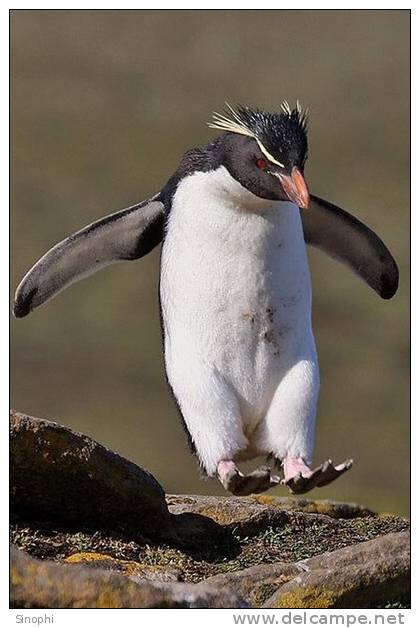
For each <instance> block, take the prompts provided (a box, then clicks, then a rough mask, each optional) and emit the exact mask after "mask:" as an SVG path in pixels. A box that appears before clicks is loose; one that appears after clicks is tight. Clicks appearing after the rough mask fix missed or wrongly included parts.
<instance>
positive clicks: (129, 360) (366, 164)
mask: <svg viewBox="0 0 420 628" xmlns="http://www.w3.org/2000/svg"><path fill="white" fill-rule="evenodd" d="M11 29H12V289H14V288H15V286H16V284H17V282H18V280H19V279H20V278H21V277H22V275H23V273H24V272H25V271H26V270H27V269H28V267H29V266H30V265H31V264H32V263H33V262H34V261H35V260H36V259H37V258H38V257H39V256H40V255H41V254H43V253H44V252H45V251H46V249H48V248H49V247H50V246H51V245H52V244H54V243H55V242H57V241H58V240H60V239H62V238H63V237H64V236H66V235H68V234H69V233H71V232H73V231H75V230H76V229H78V228H80V227H82V226H83V225H85V224H87V223H89V222H91V221H92V220H94V219H96V218H99V217H101V216H103V215H104V214H106V213H109V212H111V211H113V210H117V209H120V208H123V207H125V206H127V205H130V204H133V203H134V202H136V201H138V200H140V199H142V198H145V197H147V196H149V195H151V194H153V193H154V192H156V191H158V190H159V189H160V187H161V186H162V185H163V183H164V182H165V181H166V180H167V178H168V177H169V175H170V174H171V172H172V171H173V170H174V169H175V168H176V165H177V162H178V160H179V158H180V156H181V154H182V153H183V152H184V151H185V150H186V149H188V148H190V147H191V146H194V145H197V144H203V143H206V142H207V141H208V140H209V139H210V138H211V137H212V136H213V131H211V130H210V129H208V128H206V126H205V124H204V123H205V121H207V120H209V118H210V115H211V112H212V111H213V110H215V109H216V110H220V109H221V108H222V107H223V103H224V101H225V100H227V101H229V102H231V103H244V104H250V105H258V106H260V107H262V108H266V109H268V110H276V109H278V107H279V103H280V102H281V101H282V100H283V98H288V99H290V101H294V100H296V98H299V99H300V101H301V102H302V103H303V104H304V105H305V106H308V107H309V108H310V113H311V122H310V158H309V162H308V166H307V171H306V172H307V179H308V181H309V184H310V187H311V189H312V191H313V192H315V193H316V194H319V195H321V196H325V197H326V198H328V199H330V200H331V201H333V202H336V203H338V204H340V205H341V206H343V207H345V208H348V209H351V210H352V211H353V212H354V213H355V214H356V215H357V216H359V217H360V218H361V219H363V220H364V221H366V222H367V223H368V224H369V225H370V226H371V227H373V228H374V229H375V230H376V231H377V232H378V233H379V234H381V236H382V237H383V238H384V240H385V241H386V242H387V243H388V245H389V246H390V248H391V250H392V251H393V253H394V254H395V256H396V258H397V260H398V262H399V265H400V271H401V288H400V291H399V293H398V294H397V296H396V297H395V298H394V299H393V300H392V301H390V302H385V301H382V300H381V299H379V297H377V296H376V294H374V293H373V292H372V291H370V290H369V289H368V288H367V287H366V286H365V285H364V284H362V283H361V282H360V281H359V280H358V279H357V278H355V277H354V276H353V275H351V274H350V273H349V272H348V271H347V270H346V269H344V268H343V267H340V266H338V265H337V264H336V263H334V262H332V261H331V260H329V259H327V258H326V257H325V256H323V255H322V254H321V253H319V252H316V251H315V252H311V253H310V257H311V265H312V274H313V288H314V330H315V334H316V338H317V343H318V348H319V355H320V364H321V377H322V392H321V400H320V406H319V419H318V441H317V449H316V461H317V462H318V461H321V460H322V459H323V458H324V457H331V456H333V457H334V459H336V460H340V459H343V458H346V457H348V456H353V457H354V458H355V460H356V462H355V466H354V469H353V470H352V471H351V472H350V473H349V474H348V475H347V476H346V477H345V478H342V479H341V480H340V481H338V482H337V483H336V484H334V485H333V486H331V487H328V488H324V489H321V490H319V491H317V492H316V493H314V495H316V494H317V495H318V496H319V497H331V498H335V499H343V500H354V501H360V502H365V503H366V504H367V505H369V506H371V507H374V508H378V509H381V510H385V511H396V512H401V513H407V511H408V506H409V492H408V479H409V475H408V473H409V461H408V455H409V414H408V377H409V371H408V369H409V366H408V351H409V337H408V296H409V276H408V273H409V250H408V246H409V12H408V11H321V10H319V11H306V10H305V11H274V12H273V11H234V10H229V11H210V10H202V11H163V10H162V11H90V10H89V11H25V10H23V11H13V12H12V18H11ZM158 264H159V251H155V252H154V253H153V254H152V255H150V256H149V257H147V258H145V259H144V260H141V261H139V262H133V263H126V264H121V265H116V266H113V267H111V268H108V269H106V270H104V271H102V272H101V273H99V274H98V275H96V276H95V277H93V278H90V279H88V280H86V281H83V282H81V283H80V284H77V285H76V286H74V287H72V288H71V289H70V290H68V291H67V292H65V293H64V294H62V295H60V296H59V297H58V298H57V299H56V300H55V301H53V302H51V303H49V304H47V305H46V306H45V307H44V308H42V309H40V310H38V311H36V312H35V313H33V314H32V316H30V317H29V318H27V319H24V320H19V321H13V323H12V402H13V405H14V406H15V407H16V408H17V409H19V410H22V411H25V412H28V413H31V414H34V415H38V416H44V417H50V418H56V419H57V420H58V421H59V422H62V423H64V424H67V425H70V426H71V427H73V428H75V429H78V430H82V431H84V432H86V433H88V434H90V435H92V436H94V437H95V438H96V439H98V440H99V441H101V442H103V443H105V444H107V445H109V446H110V447H112V448H114V449H116V450H118V451H119V452H120V453H122V454H124V455H126V456H128V457H129V458H131V459H132V460H134V461H136V462H138V463H140V464H142V465H144V466H145V467H146V468H148V469H149V470H150V471H151V472H152V473H154V474H155V475H156V477H157V478H158V479H159V480H160V481H161V482H162V483H163V485H164V487H165V488H166V490H168V491H174V492H188V491H194V492H201V493H203V492H206V493H219V492H222V491H221V490H220V488H219V485H218V484H217V483H216V482H215V481H210V482H207V483H205V482H203V481H201V480H200V479H199V477H198V474H197V470H196V464H195V462H194V459H193V458H192V457H190V456H189V454H188V453H187V448H186V446H185V439H184V434H183V431H182V427H181V424H180V421H179V418H178V416H177V412H176V410H175V407H174V404H173V402H172V400H171V397H170V395H169V393H168V390H167V387H166V384H165V378H164V371H163V365H162V355H161V343H160V331H159V316H158V305H157V284H158ZM274 492H275V493H279V494H282V493H283V494H284V491H283V490H282V489H277V490H276V491H274Z"/></svg>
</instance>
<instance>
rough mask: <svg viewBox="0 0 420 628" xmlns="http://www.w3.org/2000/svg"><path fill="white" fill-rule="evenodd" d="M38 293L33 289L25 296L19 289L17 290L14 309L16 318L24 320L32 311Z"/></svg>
mask: <svg viewBox="0 0 420 628" xmlns="http://www.w3.org/2000/svg"><path fill="white" fill-rule="evenodd" d="M36 291H37V290H36V288H33V290H31V291H30V292H28V293H27V294H24V292H23V291H21V290H20V289H19V288H18V289H17V291H16V295H15V300H14V302H13V307H12V311H13V316H14V317H15V318H24V317H25V316H27V315H28V314H29V313H30V312H31V311H32V309H33V308H32V303H33V298H34V296H35V293H36Z"/></svg>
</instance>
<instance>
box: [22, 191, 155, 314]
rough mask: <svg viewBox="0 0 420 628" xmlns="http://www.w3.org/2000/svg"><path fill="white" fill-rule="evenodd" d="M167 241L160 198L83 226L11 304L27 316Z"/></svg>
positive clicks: (29, 275)
mask: <svg viewBox="0 0 420 628" xmlns="http://www.w3.org/2000/svg"><path fill="white" fill-rule="evenodd" d="M162 237H163V204H162V202H161V201H160V200H159V195H156V196H154V197H152V198H151V199H149V200H147V201H143V202H141V203H138V204H137V205H133V206H132V207H128V208H127V209H123V210H121V211H119V212H116V213H115V214H111V215H109V216H106V217H105V218H101V219H100V220H98V221H96V222H94V223H92V224H91V225H88V226H87V227H84V229H81V230H80V231H77V232H76V233H74V234H73V235H71V236H69V237H68V238H66V239H65V240H63V241H62V242H59V243H58V244H56V245H55V246H54V247H53V248H52V249H50V250H49V251H48V252H47V253H46V254H45V255H44V256H43V257H41V259H40V260H39V261H38V262H37V263H36V264H35V265H34V266H33V267H32V268H31V270H30V271H29V272H28V273H27V274H26V275H25V277H24V278H23V279H22V281H21V282H20V284H19V286H18V288H17V290H16V294H15V301H14V304H13V313H14V315H15V316H16V317H17V318H22V317H23V316H26V315H27V314H29V313H30V312H32V310H34V309H35V308H37V307H39V306H40V305H42V304H43V303H45V302H46V301H48V300H49V299H51V298H52V297H54V296H55V295H56V294H58V293H59V292H61V291H62V290H64V289H65V288H67V287H68V286H70V285H71V284H72V283H75V282H76V281H79V280H80V279H83V278H84V277H88V276H89V275H92V274H93V273H95V272H96V271H98V270H100V269H101V268H104V267H105V266H108V265H109V264H113V263H114V262H118V261H123V260H134V259H139V258H140V257H143V256H144V255H146V254H147V253H149V252H150V251H151V250H152V249H154V248H155V246H157V245H158V244H159V243H160V242H161V241H162Z"/></svg>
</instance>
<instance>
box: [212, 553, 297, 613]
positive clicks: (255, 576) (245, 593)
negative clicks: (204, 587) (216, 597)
mask: <svg viewBox="0 0 420 628" xmlns="http://www.w3.org/2000/svg"><path fill="white" fill-rule="evenodd" d="M301 571H302V568H301V567H299V565H298V564H296V563H272V564H269V565H255V566H254V567H249V568H248V569H241V570H240V571H233V572H227V573H223V574H219V575H217V576H213V577H212V578H207V580H205V583H206V584H208V585H211V586H212V587H215V588H217V589H224V588H225V587H230V588H232V589H233V590H234V591H236V592H237V593H239V594H240V595H241V596H242V597H243V598H244V599H245V600H247V602H249V604H250V605H251V606H254V607H257V608H258V607H259V606H261V604H262V602H264V601H265V600H266V599H267V598H268V597H270V596H271V595H272V594H273V593H274V592H275V591H277V589H278V588H279V587H280V586H281V585H283V584H285V583H286V582H288V581H289V580H291V579H292V578H294V577H295V576H297V575H298V574H300V573H301Z"/></svg>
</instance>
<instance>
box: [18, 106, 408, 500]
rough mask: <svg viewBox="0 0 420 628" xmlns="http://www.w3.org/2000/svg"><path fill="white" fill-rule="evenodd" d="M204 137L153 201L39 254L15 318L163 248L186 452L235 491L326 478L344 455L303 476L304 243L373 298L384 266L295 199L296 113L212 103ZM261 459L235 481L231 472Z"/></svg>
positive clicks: (300, 181) (303, 199) (309, 389)
mask: <svg viewBox="0 0 420 628" xmlns="http://www.w3.org/2000/svg"><path fill="white" fill-rule="evenodd" d="M209 126H210V127H211V128H213V129H216V130H217V131H218V132H219V134H218V135H217V136H216V137H215V138H214V139H213V140H212V141H210V142H209V143H208V144H207V145H206V146H204V147H197V148H193V149H191V150H189V151H187V152H186V153H185V154H184V156H183V157H182V159H181V161H180V164H179V166H178V168H177V170H176V171H175V173H174V174H173V175H172V176H171V177H170V178H169V180H168V181H167V183H166V184H165V185H164V186H163V187H162V189H161V190H160V192H158V193H157V194H156V195H155V196H153V197H152V198H150V199H148V200H145V201H142V202H141V203H138V204H136V205H133V206H132V207H129V208H127V209H124V210H122V211H119V212H117V213H113V214H111V215H109V216H106V217H105V218H102V219H101V220H98V221H97V222H94V223H93V224H90V225H88V226H87V227H85V228H83V229H81V230H80V231H78V232H76V233H75V234H73V235H71V236H69V237H67V238H66V239H64V240H63V241H62V242H60V243H59V244H57V245H55V246H54V247H53V248H52V249H50V250H49V251H48V252H47V253H46V254H45V255H44V256H43V257H41V259H40V260H39V261H38V262H37V263H36V264H35V265H34V266H33V267H32V268H31V270H29V272H28V273H27V274H26V275H25V277H24V278H23V280H22V281H21V283H20V284H19V286H18V288H17V291H16V295H15V301H14V307H13V311H14V314H15V316H16V317H18V318H21V317H24V316H26V315H28V314H29V313H30V312H31V311H32V310H34V309H35V308H37V307H39V306H40V305H42V304H44V303H46V302H47V301H48V300H49V299H51V298H53V297H54V296H55V295H57V294H58V293H59V292H61V291H62V290H64V289H65V288H67V287H68V286H69V285H71V284H72V283H74V282H75V281H78V280H80V279H82V278H83V277H87V276H88V275H91V274H93V273H95V272H96V271H98V270H99V269H101V268H103V267H105V266H107V265H109V264H112V263H114V262H118V261H123V260H137V259H140V258H141V257H143V256H144V255H147V253H149V252H150V251H152V250H153V249H154V248H155V247H156V246H157V245H158V244H160V243H162V248H161V263H160V291H159V292H160V312H161V324H162V336H163V345H164V358H165V359H164V362H165V369H166V375H167V380H168V383H169V386H170V389H171V391H172V393H173V396H174V398H175V401H176V404H177V406H178V408H179V411H180V414H181V417H182V421H183V423H184V427H185V429H186V432H187V435H188V438H189V442H190V445H191V449H192V451H193V453H194V454H195V455H196V456H197V458H198V461H199V464H200V466H201V468H202V470H203V472H204V474H205V475H206V476H208V477H217V478H218V479H219V480H220V482H221V483H222V485H223V487H224V488H225V489H226V490H227V491H229V492H231V493H233V494H234V495H248V494H250V493H260V492H263V491H266V490H268V489H270V488H271V487H274V486H277V485H278V484H282V485H284V486H286V487H288V489H289V491H290V492H291V493H294V494H302V493H306V492H308V491H310V490H311V489H313V488H315V487H321V486H325V485H327V484H329V483H330V482H332V481H334V480H335V479H337V478H338V477H340V476H341V475H342V474H343V473H345V472H346V471H348V469H350V467H351V466H352V462H353V461H352V459H348V460H346V461H344V462H342V463H341V464H338V465H334V464H333V463H332V460H327V461H325V462H324V463H323V464H321V465H319V466H317V467H315V468H314V467H313V465H312V457H313V451H314V439H315V422H316V413H317V401H318V393H319V381H320V378H319V367H318V360H317V351H316V345H315V341H314V336H313V332H312V323H311V298H312V295H311V278H310V271H309V266H308V259H307V252H306V245H311V246H315V247H317V248H319V249H321V250H323V251H324V252H326V253H327V254H328V255H329V256H331V257H333V258H335V259H336V260H338V261H340V262H343V263H344V264H346V265H347V266H348V267H349V268H350V269H351V270H353V271H354V272H355V273H357V274H358V275H359V277H361V278H362V279H363V280H364V282H366V283H367V284H368V286H370V287H371V288H373V290H375V292H376V293H377V294H378V295H379V296H380V297H382V298H383V299H390V298H391V297H392V296H393V295H394V294H395V292H396V291H397V287H398V267H397V264H396V262H395V261H394V259H393V257H392V255H391V253H390V252H389V250H388V249H387V247H386V246H385V244H384V243H383V242H382V240H381V239H380V238H379V237H378V236H377V235H376V234H375V233H374V232H373V231H372V230H371V229H369V227H367V226H366V225H364V224H363V223H362V222H360V221H359V220H358V219H357V218H355V217H354V216H352V215H351V214H350V213H348V212H347V211H345V210H343V209H341V208H340V207H337V206H336V205H334V204H332V203H331V202H329V201H326V200H324V199H322V198H320V197H318V196H315V195H313V194H310V193H309V190H308V186H307V183H306V180H305V177H304V168H305V162H306V160H307V157H308V128H307V127H308V114H307V111H303V110H302V107H301V106H300V104H299V103H298V102H297V104H296V106H294V107H293V108H292V107H291V106H290V105H289V104H288V103H287V102H286V101H283V103H282V105H281V107H280V108H279V110H278V111H277V112H275V113H268V112H265V111H262V110H261V109H257V108H250V107H245V106H237V107H232V106H230V105H228V104H227V108H226V110H225V112H224V113H222V114H218V113H215V114H214V115H213V119H212V121H211V122H210V123H209ZM257 456H264V457H266V459H267V461H270V460H271V461H274V462H275V464H274V467H275V468H277V469H279V470H280V471H281V474H282V476H283V477H282V478H280V476H279V475H275V474H274V473H273V469H271V468H270V467H269V466H263V467H260V468H257V469H256V470H255V471H253V472H250V473H248V474H246V473H243V472H242V471H241V470H240V468H239V466H238V463H240V462H241V461H245V460H251V459H254V458H256V457H257Z"/></svg>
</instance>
